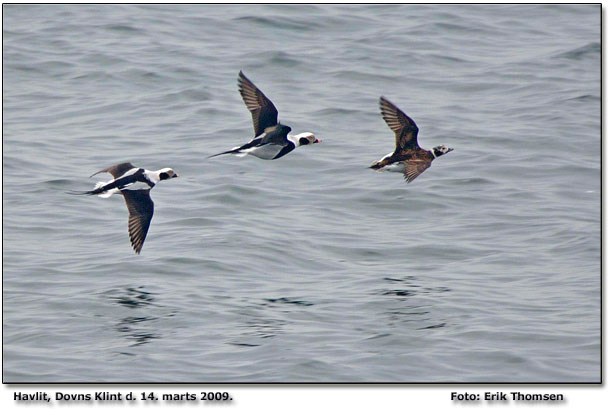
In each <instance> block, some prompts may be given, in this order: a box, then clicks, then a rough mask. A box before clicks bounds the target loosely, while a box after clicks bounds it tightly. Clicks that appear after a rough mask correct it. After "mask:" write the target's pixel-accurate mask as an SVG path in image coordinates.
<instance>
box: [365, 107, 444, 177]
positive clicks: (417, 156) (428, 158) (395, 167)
mask: <svg viewBox="0 0 608 409" xmlns="http://www.w3.org/2000/svg"><path fill="white" fill-rule="evenodd" d="M380 112H381V113H382V118H384V121H385V122H386V123H387V125H388V126H389V128H391V129H392V130H393V132H395V142H396V147H395V151H394V152H393V153H390V154H388V155H386V156H384V157H383V158H382V159H380V160H378V161H376V162H374V163H372V165H371V166H370V168H372V169H374V170H379V171H383V170H386V171H390V172H401V173H403V175H404V177H405V179H406V181H407V182H408V183H409V182H411V181H412V180H414V179H416V177H418V176H419V175H420V174H421V173H422V172H424V171H425V170H426V169H428V168H429V167H430V166H431V162H433V160H434V159H435V158H437V157H439V156H441V155H443V154H445V153H447V152H450V151H451V150H452V149H451V148H447V147H445V146H437V147H435V148H433V150H430V151H427V150H425V149H422V148H421V147H420V146H419V145H418V126H417V125H416V123H415V122H414V120H413V119H412V118H410V117H409V116H407V115H406V114H405V113H404V112H403V111H401V110H400V109H399V108H397V106H395V105H394V104H393V103H392V102H390V101H389V100H387V99H386V98H384V97H380Z"/></svg>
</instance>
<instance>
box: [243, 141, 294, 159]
mask: <svg viewBox="0 0 608 409" xmlns="http://www.w3.org/2000/svg"><path fill="white" fill-rule="evenodd" d="M283 148H284V147H283V146H281V145H275V144H272V143H269V144H267V145H264V146H256V147H253V148H249V149H245V150H244V151H242V152H246V153H248V154H249V155H253V156H256V157H258V158H260V159H268V160H270V159H274V157H275V156H277V155H278V154H279V152H281V150H282V149H283Z"/></svg>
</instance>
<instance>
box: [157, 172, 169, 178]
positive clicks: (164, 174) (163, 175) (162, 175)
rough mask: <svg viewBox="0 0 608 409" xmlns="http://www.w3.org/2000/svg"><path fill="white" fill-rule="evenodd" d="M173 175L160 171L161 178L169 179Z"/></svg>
mask: <svg viewBox="0 0 608 409" xmlns="http://www.w3.org/2000/svg"><path fill="white" fill-rule="evenodd" d="M170 177H171V176H169V174H168V173H167V172H161V173H160V180H166V179H169V178H170Z"/></svg>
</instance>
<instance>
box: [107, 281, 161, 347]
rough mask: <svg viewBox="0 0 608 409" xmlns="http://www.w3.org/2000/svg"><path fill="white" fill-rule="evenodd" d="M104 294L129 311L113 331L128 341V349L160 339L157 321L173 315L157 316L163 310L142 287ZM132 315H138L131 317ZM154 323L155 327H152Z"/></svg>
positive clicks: (152, 295) (153, 295)
mask: <svg viewBox="0 0 608 409" xmlns="http://www.w3.org/2000/svg"><path fill="white" fill-rule="evenodd" d="M105 294H106V296H107V297H108V298H109V299H110V300H111V301H113V302H115V303H116V304H118V305H119V306H121V307H125V308H127V310H128V311H129V314H130V315H127V316H125V317H122V318H120V319H119V321H118V322H117V323H116V324H115V325H114V329H115V330H116V331H117V332H119V333H120V334H121V335H122V336H123V337H124V338H125V339H127V340H129V346H130V347H135V346H140V345H144V344H147V343H148V342H150V341H152V340H154V339H158V338H161V333H160V330H159V328H158V321H159V319H160V318H161V317H163V316H165V317H166V316H169V315H173V314H169V315H167V314H160V315H159V312H162V311H163V310H164V308H163V307H162V306H161V305H159V304H157V303H156V298H155V294H154V293H152V292H149V291H145V290H144V286H139V287H137V288H135V287H126V288H123V289H116V290H110V291H108V292H106V293H105ZM133 310H137V311H133ZM133 313H138V315H132V314H133ZM155 323H156V324H157V325H154V324H155Z"/></svg>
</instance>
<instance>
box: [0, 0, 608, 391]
mask: <svg viewBox="0 0 608 409" xmlns="http://www.w3.org/2000/svg"><path fill="white" fill-rule="evenodd" d="M3 11H4V14H3V55H4V59H3V74H4V77H3V86H4V88H3V155H2V157H3V284H4V287H3V299H4V302H3V313H4V315H3V325H4V328H3V329H4V345H3V346H4V351H3V352H4V368H3V370H4V372H3V376H4V381H5V382H25V381H27V382H31V381H34V382H36V381H39V382H50V381H55V382H69V381H81V382H184V381H187V382H268V381H270V382H326V381H332V382H370V381H373V382H478V381H479V382H507V381H510V382H529V381H531V382H571V381H576V382H598V381H600V193H601V184H600V172H601V171H600V165H601V163H600V137H601V130H600V118H601V112H600V103H601V99H600V75H601V72H600V53H601V45H600V6H599V5H595V6H589V5H581V6H572V5H562V6H554V5H523V4H518V5H475V6H473V5H469V6H457V5H449V6H448V5H299V6H298V5H258V6H243V5H225V6H223V5H152V6H151V5H107V6H100V5H64V6H50V5H43V6H34V5H30V6H17V5H5V6H4V7H3ZM241 69H242V70H243V71H244V72H245V74H246V75H247V76H248V77H249V78H250V79H251V80H252V81H253V82H254V83H255V84H256V85H258V86H259V87H260V88H261V89H262V90H263V91H264V93H265V94H266V95H267V96H268V97H269V98H271V99H272V101H273V102H274V104H275V105H276V106H277V108H278V110H279V119H280V120H281V121H282V122H283V123H285V124H287V125H289V126H291V127H292V128H293V130H294V132H304V131H312V132H314V133H315V134H316V135H317V136H318V137H319V138H320V139H322V140H323V143H321V144H318V145H314V146H309V147H302V148H298V149H297V150H295V151H294V152H292V153H290V154H289V155H287V156H285V157H284V158H281V159H280V160H275V161H262V160H259V159H257V158H254V157H246V158H236V157H228V156H223V157H217V158H213V159H210V160H206V159H205V158H206V157H207V156H208V155H211V154H214V153H217V152H220V151H223V150H226V149H229V148H231V147H233V146H235V145H239V144H241V143H244V142H247V141H248V140H249V139H250V138H251V137H252V136H253V135H252V134H253V130H252V126H251V117H250V115H249V112H248V111H247V109H246V107H245V105H244V104H243V102H242V100H241V97H240V95H239V93H238V91H237V86H236V78H237V74H238V72H239V70H241ZM380 95H384V96H386V97H387V98H388V99H390V100H391V101H393V102H394V103H395V104H396V105H397V106H399V107H400V108H401V109H403V110H404V111H405V112H406V113H407V114H408V115H410V116H411V117H412V118H413V119H414V120H415V121H416V123H417V124H418V126H419V128H420V134H419V141H420V145H421V146H422V147H423V148H427V149H429V148H431V147H433V146H436V145H440V144H446V145H447V146H450V147H453V148H455V150H454V151H453V152H450V153H449V154H448V155H446V156H443V157H441V158H438V159H437V160H436V161H434V162H433V166H432V167H431V168H430V169H428V170H427V171H426V172H425V173H423V174H422V175H421V176H420V177H418V178H417V179H416V180H415V181H414V182H413V183H411V184H406V183H404V181H403V177H402V176H400V175H399V174H395V173H393V174H390V173H377V172H374V171H372V170H370V169H368V168H367V166H369V164H371V163H372V162H373V161H374V160H377V159H379V158H380V157H382V156H383V155H385V154H386V153H388V152H391V151H392V150H393V148H394V135H393V133H392V131H391V130H390V129H389V128H388V127H387V126H386V124H385V123H384V121H383V120H382V118H381V116H380V113H379V109H378V98H379V96H380ZM123 161H131V162H133V163H134V164H135V165H137V166H142V167H145V168H147V169H153V170H155V169H160V168H163V167H172V168H174V169H175V170H176V171H177V172H178V173H179V174H180V176H181V177H180V178H178V179H173V180H170V181H167V182H163V183H161V184H160V185H159V186H157V187H156V188H155V189H154V190H153V192H152V197H153V199H154V202H155V205H156V211H155V215H154V219H153V220H152V226H151V228H150V232H149V234H148V238H147V240H146V243H145V245H144V247H143V251H142V253H141V255H139V256H138V255H135V254H134V252H133V251H132V249H131V248H130V245H129V238H128V235H127V210H126V206H125V204H124V201H123V199H122V198H121V197H120V196H119V195H115V196H113V197H111V198H110V199H99V198H96V197H84V196H82V197H79V196H69V195H66V194H65V193H64V192H65V191H68V190H87V189H90V188H91V187H92V186H93V185H94V183H95V182H97V181H100V180H107V178H108V175H98V176H96V177H94V178H93V179H89V178H88V176H89V175H90V174H92V173H94V172H95V171H97V170H99V169H102V168H104V167H107V166H109V165H112V164H115V163H119V162H123ZM104 178H105V179H104Z"/></svg>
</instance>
